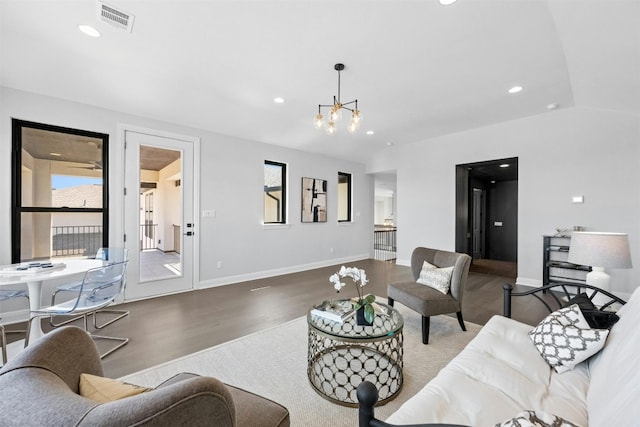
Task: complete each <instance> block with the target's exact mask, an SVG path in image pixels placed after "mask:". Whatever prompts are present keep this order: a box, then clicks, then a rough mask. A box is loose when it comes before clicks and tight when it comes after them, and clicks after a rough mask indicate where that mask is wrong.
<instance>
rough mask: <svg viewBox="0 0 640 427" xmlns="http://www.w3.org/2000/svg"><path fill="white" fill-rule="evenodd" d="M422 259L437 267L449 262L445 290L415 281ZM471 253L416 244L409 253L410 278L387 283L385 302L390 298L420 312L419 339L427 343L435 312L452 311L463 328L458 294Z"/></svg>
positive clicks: (461, 293)
mask: <svg viewBox="0 0 640 427" xmlns="http://www.w3.org/2000/svg"><path fill="white" fill-rule="evenodd" d="M424 261H427V262H429V263H430V264H433V265H435V266H437V267H439V268H442V267H451V266H453V267H454V268H453V274H452V276H451V287H450V289H449V293H447V294H443V293H442V292H440V291H437V290H435V289H433V288H430V287H429V286H425V285H422V284H420V283H418V282H417V280H418V278H419V277H420V271H421V270H422V264H423V263H424ZM470 265H471V257H470V256H469V255H467V254H461V253H457V252H449V251H442V250H438V249H430V248H423V247H418V248H415V249H414V250H413V253H412V254H411V271H412V273H413V278H414V281H412V282H395V283H390V284H389V285H388V286H387V297H388V302H389V305H391V306H393V303H394V301H398V302H399V303H401V304H403V305H405V306H407V307H409V308H410V309H412V310H414V311H416V312H418V313H419V314H420V315H421V316H422V343H423V344H428V343H429V318H430V316H436V315H439V314H447V313H456V314H457V315H458V322H459V323H460V327H461V328H462V330H463V331H466V330H467V329H466V328H465V326H464V321H463V319H462V297H463V295H464V288H465V287H466V285H467V276H468V275H469V267H470Z"/></svg>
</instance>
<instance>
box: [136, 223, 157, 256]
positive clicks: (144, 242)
mask: <svg viewBox="0 0 640 427" xmlns="http://www.w3.org/2000/svg"><path fill="white" fill-rule="evenodd" d="M157 231H158V224H140V250H141V251H144V250H145V249H156V248H157V247H158V245H157V240H156V235H157Z"/></svg>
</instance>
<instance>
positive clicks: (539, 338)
mask: <svg viewBox="0 0 640 427" xmlns="http://www.w3.org/2000/svg"><path fill="white" fill-rule="evenodd" d="M608 335H609V331H608V330H606V329H591V328H590V327H589V324H588V323H587V321H586V320H585V318H584V316H583V315H582V312H581V311H580V308H579V307H578V305H577V304H573V305H571V306H569V307H565V308H562V309H560V310H557V311H554V312H553V313H551V314H549V315H548V316H547V317H546V318H545V319H544V320H543V321H542V322H540V323H539V324H538V326H536V327H535V328H534V329H533V330H532V331H531V332H529V336H530V337H531V340H532V341H533V344H534V345H535V347H536V349H537V350H538V352H539V353H540V355H541V356H542V358H543V359H544V360H546V361H547V363H548V364H549V365H550V366H551V367H553V368H554V369H555V370H556V371H557V372H559V373H562V372H566V371H569V370H571V369H573V368H574V367H575V366H576V365H577V364H578V363H580V362H582V361H584V360H587V359H588V358H589V357H591V356H593V355H594V354H596V353H597V352H598V351H600V350H601V349H602V347H604V344H605V342H606V339H607V336H608Z"/></svg>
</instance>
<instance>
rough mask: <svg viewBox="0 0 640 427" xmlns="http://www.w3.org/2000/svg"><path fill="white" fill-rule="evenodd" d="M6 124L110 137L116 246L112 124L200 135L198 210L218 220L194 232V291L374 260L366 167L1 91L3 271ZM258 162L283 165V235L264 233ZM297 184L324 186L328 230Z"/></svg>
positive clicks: (6, 255) (118, 185)
mask: <svg viewBox="0 0 640 427" xmlns="http://www.w3.org/2000/svg"><path fill="white" fill-rule="evenodd" d="M11 118H17V119H22V120H29V121H34V122H40V123H47V124H52V125H57V126H64V127H70V128H77V129H84V130H91V131H94V132H102V133H108V134H109V135H110V137H109V147H110V150H109V160H110V162H111V163H110V165H111V168H112V173H110V181H111V182H110V183H109V184H110V191H111V196H112V197H111V198H110V206H109V210H110V221H111V224H110V236H109V240H110V242H111V244H113V245H117V244H122V238H121V236H122V235H123V222H122V221H123V218H122V212H123V206H122V203H123V201H122V198H121V197H118V196H117V195H119V194H122V189H123V185H124V184H123V163H124V161H123V159H122V157H123V154H122V141H120V135H119V133H118V125H119V124H123V123H124V124H127V125H134V126H140V127H145V128H150V129H156V130H160V131H163V132H171V133H177V134H182V135H189V136H193V137H199V138H200V139H201V156H200V158H199V159H197V160H196V161H199V162H200V170H201V176H200V180H201V184H200V187H201V189H202V191H201V194H200V195H199V197H200V200H199V203H200V209H201V210H210V209H215V210H216V217H215V218H209V217H207V218H202V219H201V221H200V224H201V226H200V228H201V229H200V230H197V234H198V238H199V242H200V259H199V260H197V264H198V266H199V268H200V283H199V284H196V287H204V286H211V285H218V284H224V283H230V282H233V281H237V280H239V279H243V278H247V277H259V276H265V275H270V274H277V273H280V272H285V271H296V270H297V269H300V268H311V267H315V266H322V265H331V264H334V263H340V262H344V261H346V260H355V259H361V258H367V257H369V255H370V253H371V252H372V248H371V245H372V238H373V214H372V211H373V184H372V182H371V179H370V178H369V177H368V176H367V175H366V174H365V167H364V165H363V164H358V163H353V162H348V161H341V160H336V159H331V158H328V157H322V156H318V155H311V154H309V153H305V152H301V151H297V150H291V149H285V148H282V147H277V146H272V145H267V144H262V143H258V142H252V141H246V140H239V139H234V138H231V137H227V136H223V135H218V134H215V133H212V132H208V131H204V130H200V129H193V128H188V127H184V126H178V125H174V124H171V123H165V122H158V121H154V120H150V119H145V118H141V117H136V116H131V115H127V114H124V113H119V112H115V111H110V110H105V109H101V108H96V107H92V106H88V105H83V104H78V103H74V102H67V101H65V100H61V99H56V98H50V97H45V96H39V95H34V94H30V93H27V92H22V91H16V90H13V89H9V88H4V87H0V204H1V206H2V208H1V209H0V264H6V263H9V262H10V261H11V251H10V240H11V239H10V236H11V234H10V232H11V228H10V227H11V211H10V201H11ZM310 131H313V129H312V128H310ZM264 160H275V161H279V162H284V163H287V164H288V167H289V195H288V196H289V197H288V204H289V209H288V215H289V222H290V226H289V227H263V226H262V222H261V221H262V203H263V202H262V200H263V199H262V198H263V184H264V176H263V163H264ZM338 171H341V172H348V173H351V174H352V176H353V191H354V195H353V203H354V205H353V211H352V212H353V215H354V217H353V219H354V221H353V223H349V224H340V225H338V224H337V212H336V210H337V185H338V183H337V181H338ZM302 176H306V177H313V178H322V179H326V180H327V181H328V185H329V187H328V192H329V200H328V203H327V205H328V221H327V222H326V223H320V224H302V223H301V221H300V205H301V189H300V185H301V177H302ZM135 220H136V221H137V218H136V219H135ZM332 250H333V251H332ZM217 261H222V263H223V268H221V269H218V268H217V267H216V266H217V263H216V262H217Z"/></svg>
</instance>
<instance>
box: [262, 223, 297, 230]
mask: <svg viewBox="0 0 640 427" xmlns="http://www.w3.org/2000/svg"><path fill="white" fill-rule="evenodd" d="M288 228H291V224H280V223H276V222H274V223H268V224H265V223H262V229H263V230H282V229H288Z"/></svg>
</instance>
